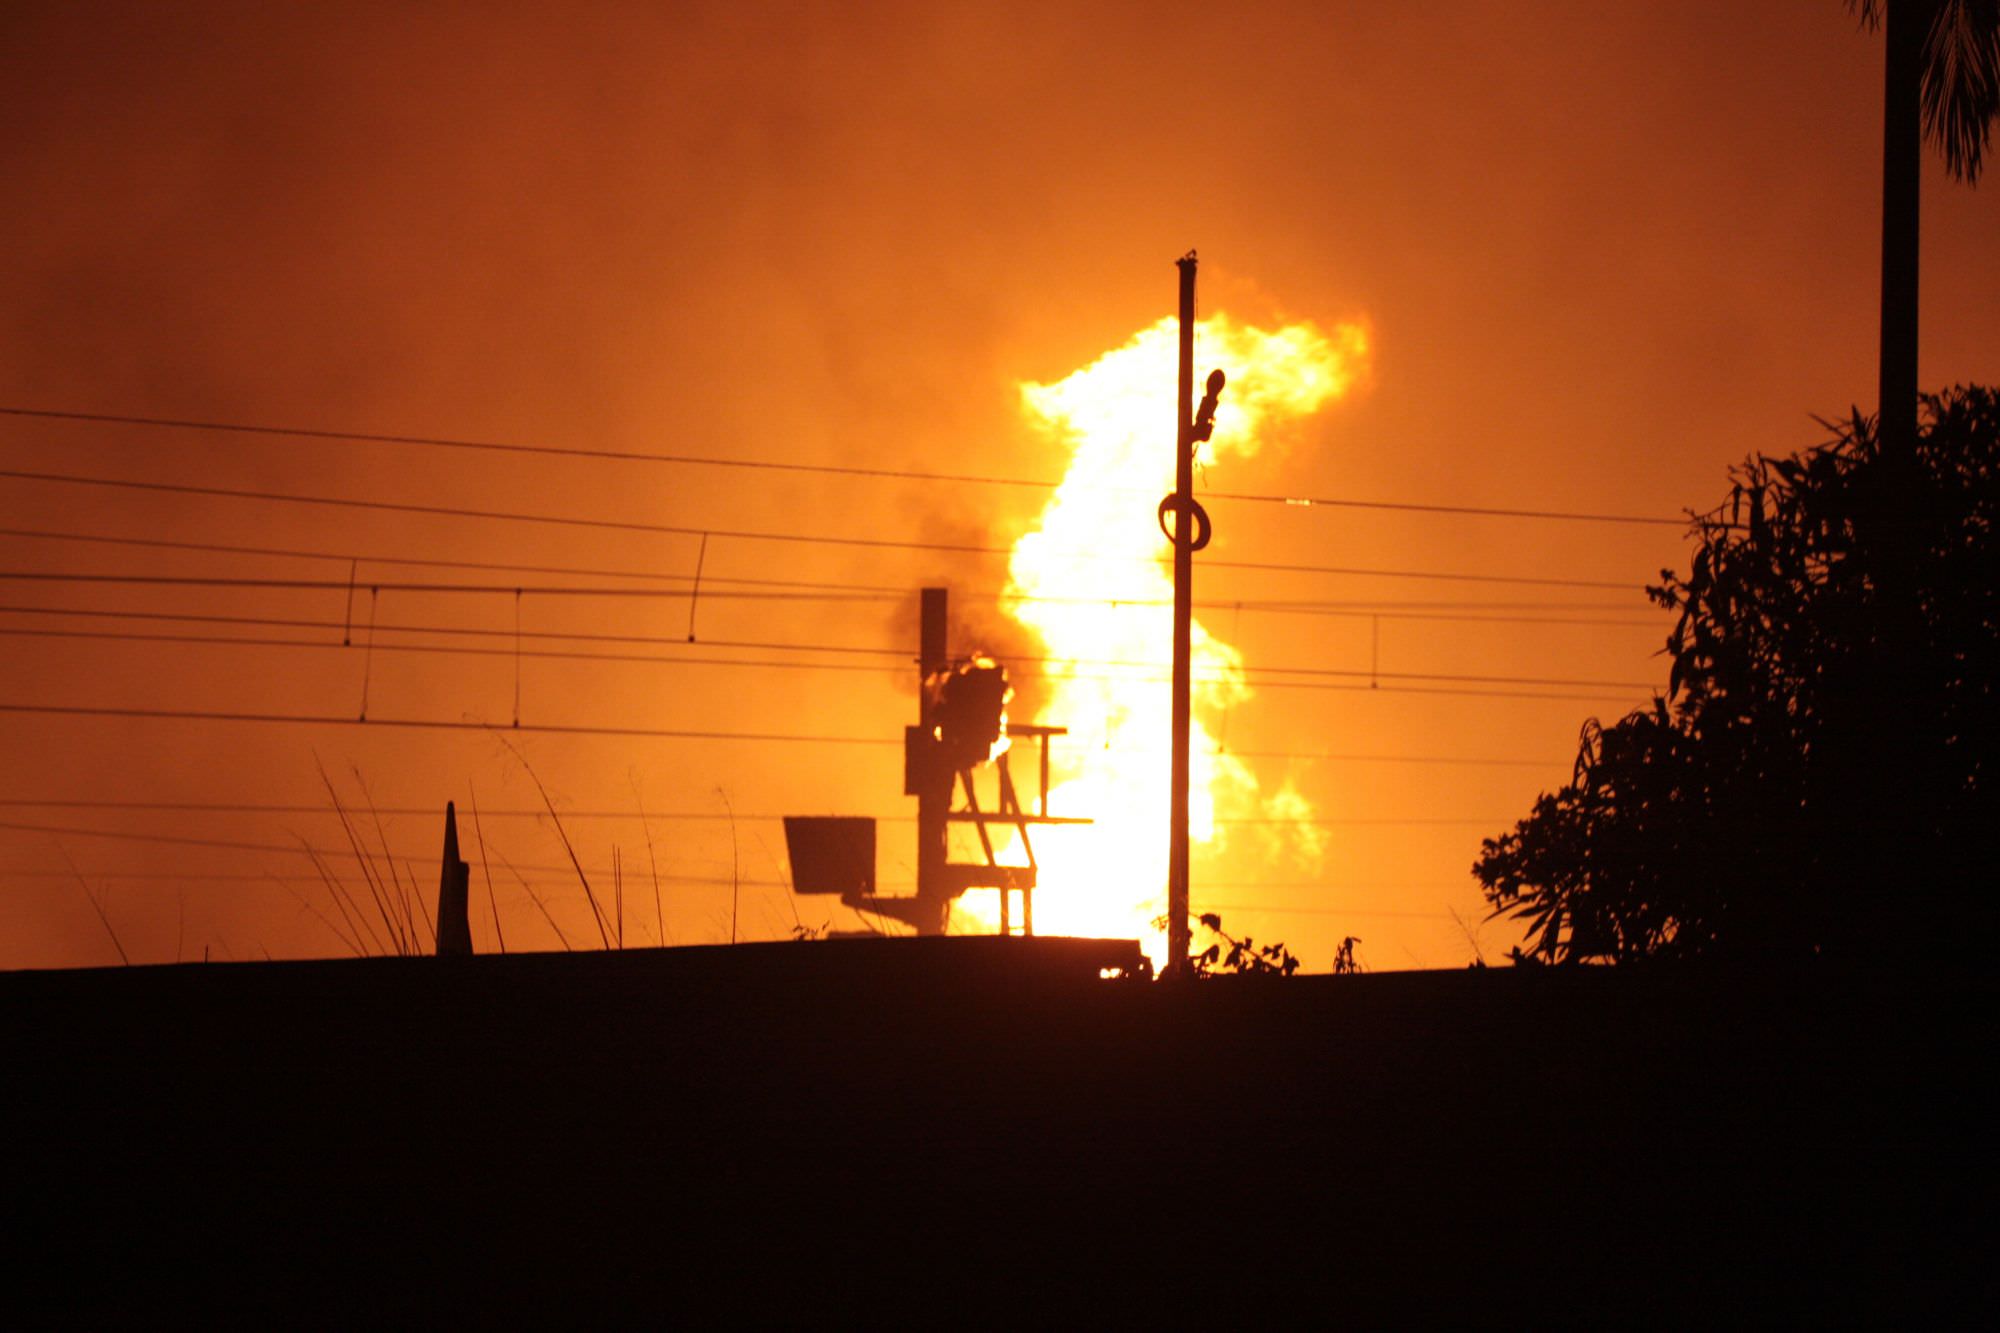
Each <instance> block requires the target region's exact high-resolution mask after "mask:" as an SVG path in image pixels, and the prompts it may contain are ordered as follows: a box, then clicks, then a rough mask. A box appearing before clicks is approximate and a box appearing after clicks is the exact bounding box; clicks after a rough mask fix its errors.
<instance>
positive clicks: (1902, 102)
mask: <svg viewBox="0 0 2000 1333" xmlns="http://www.w3.org/2000/svg"><path fill="white" fill-rule="evenodd" d="M1847 7H1848V8H1849V9H1850V10H1854V11H1858V12H1859V13H1860V15H1861V20H1862V22H1863V23H1864V24H1865V25H1867V26H1868V27H1870V28H1876V27H1880V28H1883V29H1885V32H1884V36H1883V47H1884V49H1885V55H1884V59H1883V93H1882V340H1881V381H1880V393H1879V397H1878V398H1877V399H1876V404H1877V411H1878V412H1879V413H1880V414H1881V421H1882V433H1883V437H1884V440H1885V441H1886V443H1887V444H1888V445H1889V447H1890V448H1892V449H1895V448H1904V447H1907V446H1908V444H1909V441H1910V438H1911V436H1913V435H1914V434H1915V432H1916V426H1917V249H1918V247H1917V231H1918V225H1917V224H1918V213H1919V207H1918V201H1919V197H1920V194H1921V190H1920V184H1919V183H1920V181H1921V178H1922V168H1923V140H1925V139H1928V140H1929V141H1930V142H1931V144H1932V146H1934V147H1935V148H1937V149H1938V151H1939V152H1941V153H1943V154H1944V162H1945V169H1946V170H1947V171H1949V172H1950V173H1951V175H1952V177H1953V178H1954V179H1957V180H1962V181H1965V182H1967V183H1974V182H1977V181H1978V179H1979V168H1980V165H1981V161H1982V159H1983V157H1984V154H1985V149H1986V144H1987V139H1988V136H1989V132H1990V129H1991V126H1992V122H1993V119H1994V117H1995V115H1996V114H2000V0H1847ZM1920 126H1921V128H1920Z"/></svg>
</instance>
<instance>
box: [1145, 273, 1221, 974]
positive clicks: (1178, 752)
mask: <svg viewBox="0 0 2000 1333" xmlns="http://www.w3.org/2000/svg"><path fill="white" fill-rule="evenodd" d="M1175 266H1176V267H1177V268H1179V269H1180V271H1181V349H1180V350H1181V357H1180V385H1179V391H1178V392H1177V393H1176V394H1175V397H1174V417H1175V428H1174V434H1175V446H1174V493H1173V494H1172V495H1169V496H1168V497H1167V498H1166V499H1164V500H1162V501H1160V512H1159V519H1160V527H1161V528H1162V530H1164V531H1166V533H1167V535H1168V536H1169V537H1170V538H1172V539H1173V543H1174V686H1173V688H1174V762H1173V777H1172V786H1173V791H1172V794H1171V797H1170V800H1171V803H1172V810H1171V813H1170V824H1171V831H1170V833H1169V847H1168V853H1167V965H1166V967H1165V969H1164V971H1163V975H1165V976H1170V977H1176V976H1182V975H1185V974H1186V972H1187V969H1188V947H1189V944H1190V943H1191V940H1190V931H1189V923H1188V712H1189V682H1190V667H1189V657H1190V652H1191V646H1190V641H1191V637H1192V627H1193V623H1194V553H1195V552H1196V551H1199V550H1200V549H1201V548H1202V547H1204V546H1206V545H1208V538H1209V532H1210V529H1209V521H1208V512H1207V511H1206V510H1204V509H1203V508H1202V507H1201V505H1200V503H1199V502H1197V501H1196V500H1195V498H1194V447H1195V445H1196V444H1197V443H1198V442H1200V441H1202V440H1206V439H1207V438H1208V437H1209V435H1210V433H1211V432H1213V431H1214V429H1215V403H1216V399H1217V398H1219V397H1220V396H1221V394H1222V383H1223V376H1222V372H1221V371H1219V370H1217V371H1213V372H1211V373H1210V374H1209V377H1208V392H1207V394H1206V396H1204V397H1203V398H1202V400H1201V411H1200V413H1199V414H1197V413H1196V412H1195V411H1194V271H1195V254H1194V251H1192V250H1190V251H1188V252H1187V253H1186V254H1185V255H1182V256H1181V257H1180V259H1178V260H1177V261H1175ZM1169 512H1172V514H1173V515H1174V524H1173V527H1172V528H1171V529H1168V528H1167V514H1168V513H1169Z"/></svg>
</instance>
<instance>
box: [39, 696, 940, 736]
mask: <svg viewBox="0 0 2000 1333" xmlns="http://www.w3.org/2000/svg"><path fill="white" fill-rule="evenodd" d="M0 713H39V714H52V715H57V716H69V717H101V718H154V719H163V720H167V721H179V722H260V723H270V724H276V725H288V726H306V727H312V726H328V727H383V728H386V729H389V730H418V731H490V732H494V733H497V734H501V735H506V734H509V733H512V732H540V733H545V734H551V735H561V736H637V737H656V738H663V739H667V740H697V741H779V742H789V743H798V744H809V745H883V746H888V745H893V746H898V747H900V746H901V745H902V744H903V738H902V737H900V736H896V737H893V738H892V737H885V736H814V735H810V734H804V733H797V732H769V731H688V730H678V729H675V728H670V727H586V726H570V725H563V724H557V723H547V722H521V723H516V724H513V725H503V724H501V723H498V722H467V721H450V720H446V719H436V718H403V717H370V718H363V717H358V716H357V717H344V716H338V715H330V714H315V713H253V712H228V711H223V710H211V709H196V708H112V707H99V706H92V705H83V704H22V703H0Z"/></svg>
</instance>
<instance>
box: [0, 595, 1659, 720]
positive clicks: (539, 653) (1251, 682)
mask: <svg viewBox="0 0 2000 1333" xmlns="http://www.w3.org/2000/svg"><path fill="white" fill-rule="evenodd" d="M5 609H7V608H0V610H5ZM56 614H64V615H67V614H90V613H87V612H86V613H72V612H58V613H56ZM113 614H116V613H113ZM142 614H143V613H142ZM334 628H337V626H336V627H334ZM433 632H437V633H459V632H461V631H456V630H440V631H433ZM464 632H473V631H464ZM0 637H7V638H42V639H93V640H108V641H114V642H122V643H180V644H205V645H212V646H234V647H250V648H306V649H320V650H346V649H351V648H352V647H353V646H354V645H352V644H347V643H335V642H333V641H331V640H320V639H276V638H251V637H248V636H236V635H219V634H218V635H210V634H144V633H139V632H136V631H121V630H72V629H37V628H27V627H18V626H0ZM367 649H368V651H370V652H379V653H421V654H430V655H437V656H456V657H499V658H510V659H511V658H535V659H544V660H558V661H580V662H626V663H644V664H651V665H659V666H690V667H693V666H709V667H714V666H723V667H738V668H743V667H754V668H769V669H774V670H793V671H813V670H820V671H858V672H863V673H868V672H875V671H879V670H881V669H882V668H881V667H869V666H864V665H858V664H847V663H837V662H783V661H771V660H768V659H766V660H758V659H754V658H722V657H681V656H667V655H663V654H658V653H610V652H583V651H564V650H561V649H549V648H478V647H473V646H470V645H465V644H424V643H380V642H372V641H371V642H370V643H369V644H368V645H367ZM813 651H822V652H824V651H830V650H827V649H815V650H813ZM1112 665H1116V664H1112ZM1145 670H1157V668H1149V667H1138V666H1136V665H1135V666H1133V667H1132V671H1145ZM1016 674H1017V675H1018V676H1021V677H1023V678H1036V679H1044V680H1095V681H1107V682H1112V683H1116V684H1125V685H1164V684H1167V683H1169V681H1170V679H1171V678H1170V677H1167V676H1162V675H1140V674H1130V672H1128V673H1126V674H1116V675H1113V674H1107V673H1104V672H1084V671H1049V670H1038V671H1026V672H1017V673H1016ZM1312 674H1313V675H1315V676H1343V677H1347V678H1349V679H1351V680H1354V681H1357V682H1358V681H1360V680H1363V679H1365V680H1367V681H1368V683H1367V684H1365V685H1364V684H1360V683H1353V684H1346V683H1341V682H1338V681H1331V680H1321V679H1313V680H1279V679H1270V678H1268V677H1262V676H1246V677H1245V678H1244V679H1242V680H1241V681H1236V682H1234V683H1237V684H1241V685H1244V686H1247V687H1249V688H1251V689H1269V690H1335V691H1342V692H1354V693H1362V692H1367V693H1391V694H1445V695H1464V696H1468V697H1472V698H1505V699H1554V700H1560V701H1564V702H1576V701H1579V700H1580V701H1583V702H1625V700H1624V699H1623V698H1618V699H1610V698H1607V697H1606V696H1601V695H1594V694H1591V695H1580V694H1568V693H1565V694H1557V693H1550V692H1548V691H1547V690H1544V689H1537V690H1535V691H1533V692H1522V691H1510V690H1488V689H1469V688H1463V689H1462V688H1457V686H1459V685H1467V686H1470V685H1482V684H1508V683H1515V684H1521V685H1529V686H1547V687H1551V688H1553V687H1558V686H1565V685H1570V684H1574V685H1576V686H1577V687H1578V688H1589V687H1592V686H1601V687H1602V688H1606V689H1614V688H1617V689H1632V690H1650V689H1653V688H1654V687H1653V686H1651V685H1646V684H1642V683H1637V682H1619V681H1604V682H1597V681H1577V682H1569V681H1564V680H1558V679H1552V678H1536V677H1507V676H1451V675H1432V674H1426V673H1421V672H1387V671H1384V672H1372V671H1361V670H1358V669H1356V670H1335V669H1331V668H1327V669H1317V668H1315V669H1312ZM1194 679H1195V681H1196V682H1197V683H1202V684H1217V683H1230V678H1227V677H1215V676H1196V677H1195V678H1194ZM1385 681H1386V682H1388V683H1386V684H1385V683H1381V682H1385ZM1414 681H1435V682H1444V683H1446V685H1447V686H1449V687H1448V688H1431V687H1428V686H1420V685H1416V684H1411V683H1407V682H1414ZM369 720H372V719H369Z"/></svg>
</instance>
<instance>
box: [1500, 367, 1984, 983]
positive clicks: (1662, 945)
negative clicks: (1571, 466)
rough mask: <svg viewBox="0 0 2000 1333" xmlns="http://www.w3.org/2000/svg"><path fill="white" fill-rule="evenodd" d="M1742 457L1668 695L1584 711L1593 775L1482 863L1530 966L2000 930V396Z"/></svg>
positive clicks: (1579, 775)
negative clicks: (1999, 757)
mask: <svg viewBox="0 0 2000 1333" xmlns="http://www.w3.org/2000/svg"><path fill="white" fill-rule="evenodd" d="M1829 429H1831V430H1833V432H1834V437H1833V439H1832V440H1831V441H1830V442H1828V443H1827V444H1825V445H1823V446H1820V447H1818V448H1816V449H1812V450H1809V451H1807V452H1805V453H1803V454H1799V455H1795V456H1792V457H1786V458H1769V457H1757V458H1753V459H1751V460H1749V461H1747V462H1745V463H1743V464H1742V465H1740V466H1739V467H1737V468H1734V469H1732V471H1731V479H1732V483H1733V484H1732V486H1731V489H1730V494H1729V498H1728V500H1727V501H1726V502H1725V503H1724V504H1723V505H1721V506H1720V507H1719V508H1717V509H1716V510H1715V511H1713V512H1712V513H1709V514H1707V515H1703V516H1700V517H1698V518H1696V519H1694V521H1693V527H1692V531H1691V536H1692V538H1693V540H1694V543H1695V551H1694V556H1693V559H1692V562H1691V565H1690V571H1689V573H1688V575H1687V577H1686V578H1681V577H1679V576H1678V575H1676V574H1674V573H1673V572H1672V571H1671V570H1663V571H1662V572H1661V577H1662V583H1661V585H1660V586H1659V587H1656V588H1651V589H1649V590H1648V592H1649V594H1650V595H1651V596H1652V598H1653V599H1654V600H1655V601H1657V602H1658V603H1660V604H1661V605H1662V606H1664V607H1667V608H1669V609H1671V610H1678V611H1679V612H1680V616H1679V620H1678V623H1677V624H1676V625H1675V626H1674V629H1673V632H1672V633H1671V634H1670V635H1669V636H1668V639H1667V644H1666V653H1667V656H1668V657H1669V659H1670V661H1671V666H1670V670H1669V674H1668V683H1667V690H1666V693H1665V694H1664V695H1663V696H1660V697H1656V698H1655V700H1654V701H1653V704H1652V706H1651V707H1650V708H1646V709H1641V710H1638V711H1635V712H1634V713H1632V714H1631V715H1629V716H1627V717H1626V718H1624V719H1623V720H1621V721H1619V722H1617V723H1615V724H1613V725H1611V726H1608V727H1607V726H1601V725H1599V724H1598V722H1597V721H1596V720H1594V719H1593V720H1592V721H1590V722H1588V723H1586V724H1585V726H1584V729H1583V737H1582V743H1581V745H1580V747H1579V753H1578V756H1577V762H1576V769H1575V772H1574V775H1573V777H1572V780H1571V782H1570V784H1569V785H1568V786H1566V787H1564V788H1562V789H1561V790H1560V791H1558V792H1555V793H1554V794H1552V795H1543V796H1542V797H1541V798H1540V799H1538V800H1537V801H1536V803H1535V807H1534V810H1533V812H1532V813H1531V814H1529V815H1528V817H1527V818H1525V819H1523V820H1522V821H1520V823H1519V824H1517V825H1516V826H1515V828H1514V830H1513V831H1512V832H1511V833H1508V834H1505V835H1504V836H1502V837H1499V838H1493V839H1488V840H1487V841H1486V842H1485V843H1484V844H1483V846H1482V848H1481V854H1480V858H1479V860H1478V862H1477V863H1476V864H1475V865H1474V867H1473V873H1474V874H1475V875H1476V876H1477V877H1478V878H1479V881H1480V883H1481V884H1482V886H1483V887H1484V890H1485V894H1486V897H1487V899H1488V901H1489V902H1490V903H1491V904H1492V906H1493V908H1494V915H1496V916H1502V915H1507V916H1513V917H1515V918H1518V919H1519V920H1521V921H1523V922H1524V923H1525V925H1526V927H1527V939H1526V941H1525V944H1526V946H1527V947H1526V951H1525V953H1523V952H1522V951H1521V950H1520V949H1517V950H1516V957H1517V958H1520V959H1522V960H1526V959H1528V958H1533V959H1536V960H1540V961H1550V962H1575V961H1582V960H1588V959H1609V960H1616V961H1623V960H1630V959H1635V958H1642V957H1655V956H1677V955H1694V954H1717V953H1759V954H1769V953H1786V952H1796V953H1823V952H1839V953H1849V954H1866V953H1869V952H1871V951H1885V950H1886V951H1888V952H1893V953H1897V954H1902V955H1904V956H1909V954H1910V953H1911V952H1912V951H1913V950H1916V949H1921V950H1924V951H1936V950H1941V949H1949V948H1950V947H1952V946H1954V945H1959V946H1963V945H1965V944H1967V943H1971V942H1978V943H1982V944H1983V943H1984V941H1985V940H1986V939H1987V938H1988V936H1989V932H1990V928H1991V926H1992V924H1993V916H1994V913H1993V904H1992V894H1991V893H1990V891H1989V889H1988V887H1987V882H1988V880H1990V878H1991V872H1990V870H1988V869H1987V863H1988V861H1989V859H1990V858H1989V856H1988V854H1987V848H1988V845H1989V843H1990V839H1991V837H1992V833H1993V830H1994V829H1996V828H2000V809H1996V808H1995V807H1996V801H1995V788H1994V777H1993V773H1992V771H1991V766H1992V763H1993V755H1994V748H1995V740H1996V735H2000V731H1997V730H1996V721H2000V706H1997V705H1996V698H1995V684H1996V678H2000V544H1997V543H1996V536H1995V522H1996V519H2000V395H1996V393H1995V391H1994V390H1992V389H1989V388H1979V387H1973V388H1959V389H1954V390H1952V391H1950V392H1948V393H1946V394H1944V395H1942V396H1938V397H1927V398H1926V399H1925V400H1924V421H1923V429H1922V430H1921V432H1920V435H1919V439H1918V442H1917V447H1916V449H1915V451H1914V452H1912V453H1904V454H1899V455H1889V454H1885V453H1884V452H1883V451H1882V449H1881V448H1880V447H1879V445H1878V442H1877V438H1876V434H1875V430H1874V423H1873V421H1872V420H1870V419H1867V418H1863V417H1862V416H1861V415H1860V414H1859V413H1856V414H1855V415H1854V417H1853V418H1852V419H1850V420H1848V421H1846V422H1843V423H1839V424H1838V425H1834V424H1832V423H1829Z"/></svg>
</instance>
